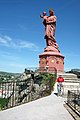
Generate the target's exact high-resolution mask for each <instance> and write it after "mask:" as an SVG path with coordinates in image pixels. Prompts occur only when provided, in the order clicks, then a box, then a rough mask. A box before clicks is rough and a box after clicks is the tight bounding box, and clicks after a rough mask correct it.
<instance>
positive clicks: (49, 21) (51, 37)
mask: <svg viewBox="0 0 80 120" xmlns="http://www.w3.org/2000/svg"><path fill="white" fill-rule="evenodd" d="M40 17H41V18H43V24H44V26H45V36H44V38H45V39H46V44H47V46H53V47H55V48H57V49H58V45H57V43H56V40H55V29H56V19H57V18H56V16H55V15H54V10H52V9H50V10H49V16H47V15H46V12H43V15H40Z"/></svg>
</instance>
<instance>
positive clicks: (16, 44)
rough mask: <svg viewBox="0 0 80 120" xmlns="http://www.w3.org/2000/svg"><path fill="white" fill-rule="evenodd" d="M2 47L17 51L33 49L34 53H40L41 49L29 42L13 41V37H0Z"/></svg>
mask: <svg viewBox="0 0 80 120" xmlns="http://www.w3.org/2000/svg"><path fill="white" fill-rule="evenodd" d="M0 45H2V46H6V47H11V48H13V49H14V48H15V49H25V48H26V49H31V50H33V51H39V47H38V46H37V45H36V44H34V43H32V42H29V41H24V40H20V39H17V40H16V39H12V38H11V37H9V36H7V35H5V36H0Z"/></svg>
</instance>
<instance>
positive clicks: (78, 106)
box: [67, 90, 80, 116]
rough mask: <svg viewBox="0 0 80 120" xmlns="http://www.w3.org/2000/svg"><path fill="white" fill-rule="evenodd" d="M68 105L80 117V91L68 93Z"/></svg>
mask: <svg viewBox="0 0 80 120" xmlns="http://www.w3.org/2000/svg"><path fill="white" fill-rule="evenodd" d="M67 104H68V105H69V106H70V107H71V108H72V109H73V110H74V111H75V112H76V113H77V114H78V115H79V116H80V91H79V90H71V91H68V95H67Z"/></svg>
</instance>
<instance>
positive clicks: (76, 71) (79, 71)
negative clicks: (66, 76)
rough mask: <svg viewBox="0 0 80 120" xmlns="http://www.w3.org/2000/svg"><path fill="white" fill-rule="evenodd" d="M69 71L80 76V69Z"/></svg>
mask: <svg viewBox="0 0 80 120" xmlns="http://www.w3.org/2000/svg"><path fill="white" fill-rule="evenodd" d="M67 73H74V74H76V75H77V77H78V78H80V69H71V71H68V72H67Z"/></svg>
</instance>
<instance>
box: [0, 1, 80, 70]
mask: <svg viewBox="0 0 80 120" xmlns="http://www.w3.org/2000/svg"><path fill="white" fill-rule="evenodd" d="M50 8H53V9H54V10H55V15H56V16H57V26H56V34H55V37H56V41H57V43H58V45H59V49H60V51H61V53H62V54H63V55H64V56H65V59H64V61H65V65H64V70H65V71H66V70H70V69H73V68H80V63H79V62H80V13H79V12H80V0H0V71H8V72H23V71H24V68H27V67H38V66H39V54H41V53H42V52H43V51H44V48H45V47H46V42H45V39H44V26H43V24H42V19H41V18H40V13H42V12H43V11H46V12H47V15H49V13H48V11H49V9H50Z"/></svg>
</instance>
